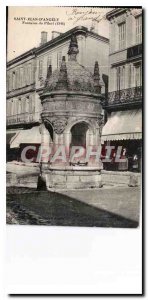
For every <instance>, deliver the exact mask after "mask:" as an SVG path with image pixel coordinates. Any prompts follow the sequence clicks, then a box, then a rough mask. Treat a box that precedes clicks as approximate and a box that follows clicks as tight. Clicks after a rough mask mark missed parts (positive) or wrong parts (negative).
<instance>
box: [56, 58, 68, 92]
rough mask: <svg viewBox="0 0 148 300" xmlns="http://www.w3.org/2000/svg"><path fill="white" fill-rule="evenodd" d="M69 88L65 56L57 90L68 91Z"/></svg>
mask: <svg viewBox="0 0 148 300" xmlns="http://www.w3.org/2000/svg"><path fill="white" fill-rule="evenodd" d="M67 88H68V81H67V67H66V62H65V56H63V57H62V62H61V67H60V72H59V78H58V82H57V86H56V89H57V90H65V89H66V90H67Z"/></svg>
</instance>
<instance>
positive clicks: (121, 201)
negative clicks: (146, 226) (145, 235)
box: [6, 6, 142, 228]
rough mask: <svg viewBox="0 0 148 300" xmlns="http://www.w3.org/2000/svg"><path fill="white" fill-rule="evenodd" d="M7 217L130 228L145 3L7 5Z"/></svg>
mask: <svg viewBox="0 0 148 300" xmlns="http://www.w3.org/2000/svg"><path fill="white" fill-rule="evenodd" d="M6 96H7V97H6V98H7V99H6V104H7V132H6V135H7V139H6V142H7V167H6V168H7V224H21V225H26V224H29V225H31V224H33V225H57V226H58V225H60V226H85V227H88V226H89V227H90V226H91V227H92V226H97V227H122V228H136V227H138V225H139V215H140V208H141V188H142V187H141V172H142V163H141V162H142V8H141V7H131V8H130V7H115V8H112V7H42V6H41V7H37V6H34V7H33V6H32V7H27V6H26V7H25V6H23V7H21V6H20V7H19V6H17V7H15V6H14V7H8V11H7V95H6Z"/></svg>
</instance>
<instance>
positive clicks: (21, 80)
mask: <svg viewBox="0 0 148 300" xmlns="http://www.w3.org/2000/svg"><path fill="white" fill-rule="evenodd" d="M23 81H24V70H23V68H22V67H21V68H20V87H22V86H23Z"/></svg>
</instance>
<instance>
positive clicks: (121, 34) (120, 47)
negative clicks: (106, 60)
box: [118, 22, 126, 49]
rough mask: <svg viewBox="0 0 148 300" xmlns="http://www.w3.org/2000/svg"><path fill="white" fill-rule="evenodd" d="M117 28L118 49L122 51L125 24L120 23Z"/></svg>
mask: <svg viewBox="0 0 148 300" xmlns="http://www.w3.org/2000/svg"><path fill="white" fill-rule="evenodd" d="M118 27H119V49H123V48H125V46H126V24H125V22H124V23H121V24H119V25H118Z"/></svg>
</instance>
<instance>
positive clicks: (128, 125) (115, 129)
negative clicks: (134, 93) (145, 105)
mask: <svg viewBox="0 0 148 300" xmlns="http://www.w3.org/2000/svg"><path fill="white" fill-rule="evenodd" d="M133 139H136V140H138V139H142V111H141V109H134V110H126V111H117V112H112V113H111V116H110V117H109V119H108V121H107V123H106V124H105V125H104V127H103V130H102V137H101V142H102V143H104V141H114V140H133Z"/></svg>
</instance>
